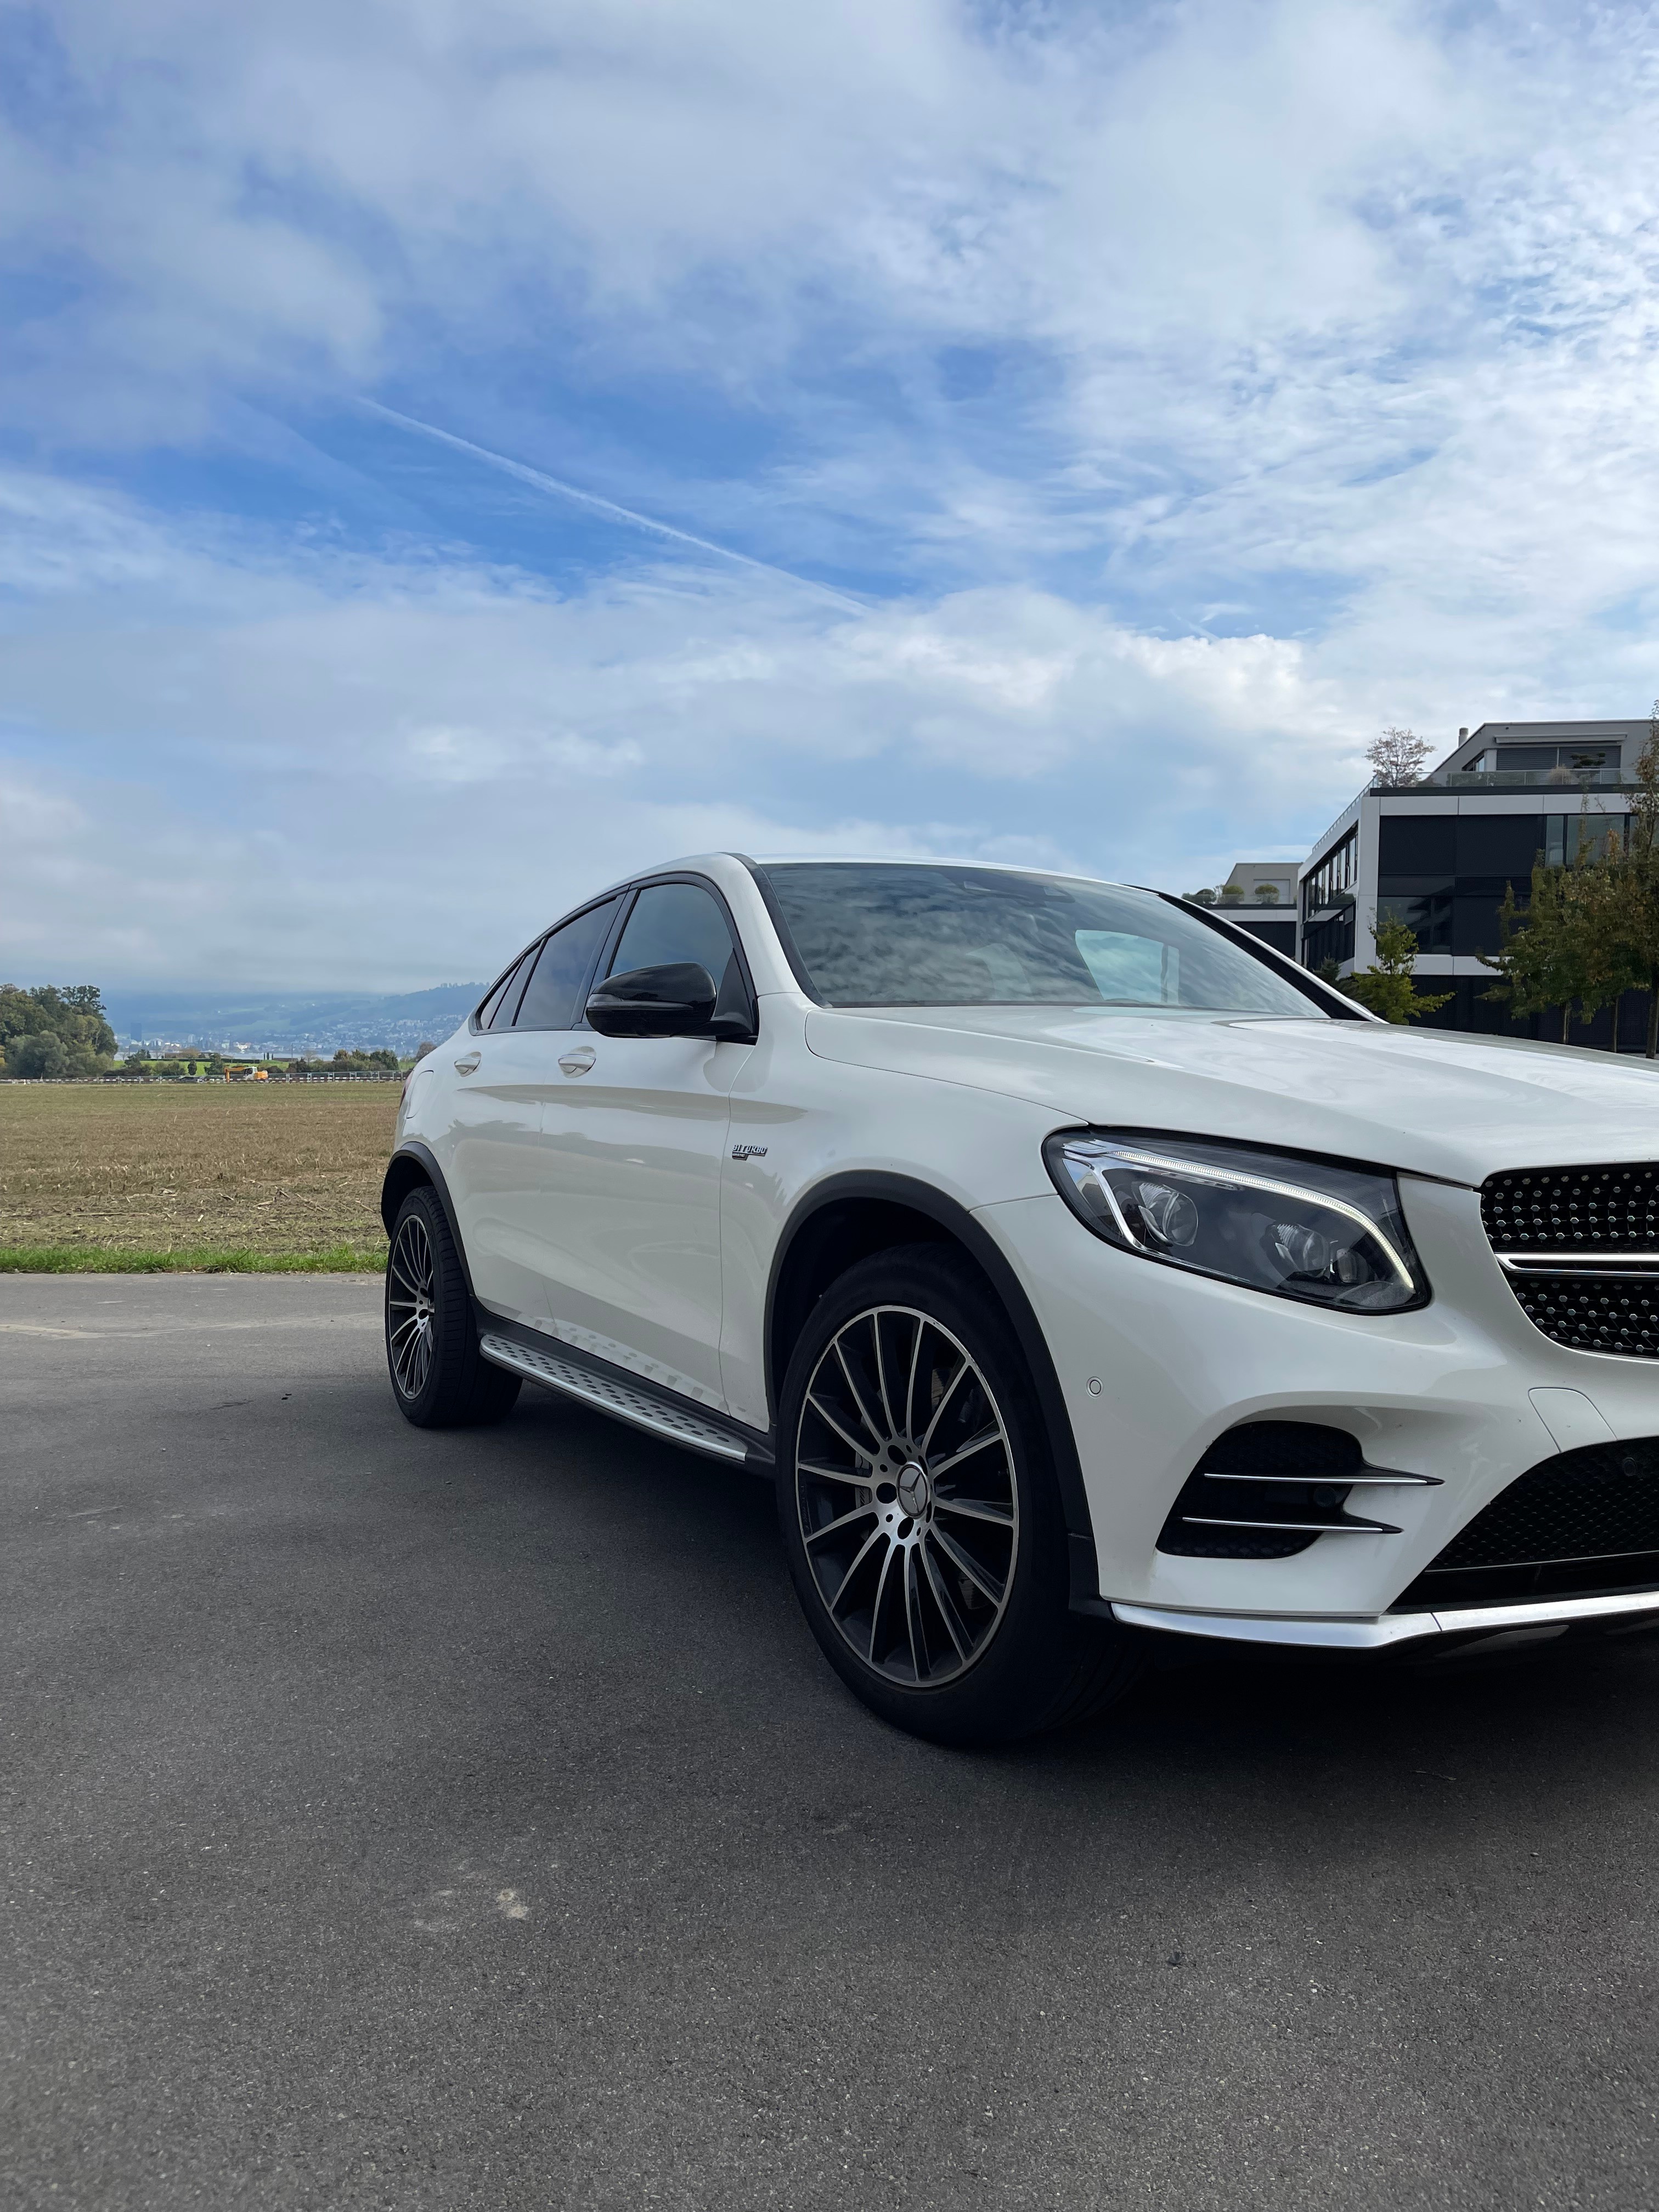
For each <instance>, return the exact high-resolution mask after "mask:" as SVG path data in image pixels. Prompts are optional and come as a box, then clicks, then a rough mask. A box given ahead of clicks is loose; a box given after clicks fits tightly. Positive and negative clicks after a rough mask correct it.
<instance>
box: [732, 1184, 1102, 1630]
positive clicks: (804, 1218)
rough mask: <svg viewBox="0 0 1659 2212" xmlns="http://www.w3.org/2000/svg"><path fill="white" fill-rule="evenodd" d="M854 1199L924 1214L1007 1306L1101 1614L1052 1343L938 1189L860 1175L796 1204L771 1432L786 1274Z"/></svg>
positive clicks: (1078, 1591)
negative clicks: (813, 1234) (804, 1237)
mask: <svg viewBox="0 0 1659 2212" xmlns="http://www.w3.org/2000/svg"><path fill="white" fill-rule="evenodd" d="M848 1199H875V1200H883V1201H885V1202H886V1203H887V1204H889V1205H894V1206H904V1207H906V1208H908V1210H909V1211H910V1212H913V1213H920V1214H924V1215H926V1216H927V1218H928V1219H929V1220H930V1221H933V1222H936V1223H937V1224H938V1225H939V1227H940V1228H941V1229H943V1230H944V1231H945V1232H946V1234H947V1235H948V1236H950V1237H953V1238H954V1239H955V1240H956V1242H957V1243H958V1244H960V1245H962V1246H963V1249H965V1250H966V1251H967V1252H968V1253H969V1256H970V1257H971V1258H972V1259H973V1260H974V1261H975V1264H976V1265H977V1267H979V1270H980V1272H981V1274H982V1275H983V1276H984V1277H985V1279H986V1280H987V1282H988V1283H989V1285H990V1286H991V1290H992V1292H993V1294H994V1296H995V1297H997V1298H998V1299H999V1300H1000V1303H1001V1305H1002V1309H1003V1311H1004V1312H1005V1313H1006V1315H1007V1316H1008V1319H1009V1321H1010V1322H1011V1323H1012V1327H1013V1331H1014V1335H1015V1338H1016V1340H1018V1345H1019V1348H1020V1351H1021V1352H1022V1353H1023V1355H1024V1360H1025V1364H1026V1367H1027V1370H1029V1372H1030V1376H1031V1381H1032V1383H1033V1385H1034V1386H1035V1388H1036V1395H1037V1404H1038V1407H1039V1408H1040V1410H1041V1412H1042V1418H1043V1423H1044V1425H1045V1427H1046V1428H1047V1430H1048V1439H1049V1443H1050V1447H1051V1449H1052V1450H1053V1453H1054V1475H1055V1479H1056V1480H1057V1482H1058V1483H1059V1486H1060V1504H1061V1508H1062V1510H1063V1511H1064V1514H1065V1516H1066V1535H1067V1539H1068V1548H1069V1551H1070V1553H1071V1602H1072V1604H1073V1607H1079V1606H1080V1605H1083V1604H1085V1603H1087V1602H1089V1601H1093V1602H1094V1603H1095V1604H1096V1605H1097V1606H1098V1602H1099V1597H1100V1577H1099V1569H1098V1565H1097V1559H1096V1556H1095V1538H1094V1523H1093V1521H1092V1520H1091V1517H1090V1513H1089V1496H1088V1492H1087V1491H1086V1490H1085V1487H1084V1483H1083V1466H1082V1462H1081V1461H1080V1460H1079V1456H1078V1449H1077V1437H1076V1433H1075V1431H1073V1427H1072V1417H1071V1414H1070V1413H1069V1412H1068V1410H1067V1408H1066V1396H1065V1393H1064V1392H1063V1391H1062V1390H1061V1389H1060V1377H1059V1376H1058V1375H1057V1374H1056V1373H1055V1371H1054V1357H1053V1354H1052V1353H1051V1352H1049V1349H1048V1339H1047V1338H1046V1337H1045V1336H1044V1335H1043V1334H1042V1326H1041V1324H1040V1323H1039V1322H1038V1320H1037V1317H1036V1314H1035V1312H1034V1311H1033V1310H1032V1308H1031V1302H1030V1299H1029V1298H1028V1297H1026V1295H1025V1290H1024V1285H1023V1284H1022V1283H1021V1282H1020V1279H1019V1278H1018V1275H1017V1274H1016V1273H1014V1269H1013V1266H1012V1262H1011V1261H1010V1260H1009V1259H1008V1256H1007V1255H1006V1253H1005V1252H1004V1251H1003V1249H1002V1247H1001V1246H1000V1244H999V1243H997V1241H996V1239H995V1237H993V1236H992V1234H991V1232H990V1231H989V1230H988V1229H987V1228H986V1226H985V1225H984V1224H983V1223H982V1222H981V1221H976V1220H975V1218H974V1216H973V1215H972V1214H971V1213H970V1212H969V1210H968V1208H967V1207H966V1206H963V1205H962V1204H960V1203H959V1202H958V1200H956V1199H953V1198H949V1197H947V1196H946V1195H945V1193H944V1192H943V1191H941V1190H938V1189H935V1188H934V1187H933V1184H931V1183H927V1182H921V1181H919V1180H918V1179H917V1178H916V1177H915V1176H906V1175H894V1174H890V1173H887V1172H885V1171H884V1170H850V1171H848V1173H846V1174H842V1175H832V1176H826V1177H825V1179H824V1180H823V1182H817V1183H814V1184H813V1186H812V1188H811V1189H810V1190H808V1191H806V1192H805V1193H803V1194H802V1195H801V1197H800V1198H799V1199H798V1200H797V1201H796V1203H795V1205H794V1206H793V1208H792V1209H791V1211H790V1213H789V1216H788V1218H787V1220H786V1221H785V1223H784V1225H783V1228H782V1231H781V1233H780V1235H779V1237H778V1240H777V1243H776V1244H775V1246H774V1247H773V1251H772V1265H771V1268H770V1271H769V1275H768V1279H767V1285H766V1308H765V1320H764V1328H765V1355H766V1403H767V1411H768V1421H769V1426H770V1428H771V1429H772V1431H773V1433H774V1434H775V1433H776V1427H777V1417H778V1393H779V1389H780V1386H781V1383H782V1380H783V1378H782V1376H781V1375H778V1374H776V1373H775V1372H774V1367H775V1361H774V1357H773V1346H774V1330H775V1319H776V1305H777V1297H778V1289H779V1285H780V1283H781V1279H782V1276H783V1272H784V1268H785V1266H786V1264H787V1261H788V1257H789V1254H790V1251H791V1250H792V1249H793V1246H794V1244H795V1243H796V1240H797V1239H798V1238H799V1236H800V1233H801V1231H803V1230H804V1229H805V1228H806V1227H807V1226H808V1225H809V1224H810V1223H811V1220H812V1219H813V1218H814V1217H815V1216H816V1215H817V1214H820V1213H822V1212H824V1210H825V1209H826V1208H827V1207H829V1206H836V1205H839V1204H841V1203H842V1201H844V1200H848ZM778 1443H779V1452H780V1461H781V1447H782V1440H781V1438H779V1439H778Z"/></svg>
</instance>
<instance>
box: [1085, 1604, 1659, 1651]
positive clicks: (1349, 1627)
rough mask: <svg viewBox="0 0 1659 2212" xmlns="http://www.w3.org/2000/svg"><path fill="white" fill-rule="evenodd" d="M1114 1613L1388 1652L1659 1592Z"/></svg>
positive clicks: (1170, 1628) (1241, 1635)
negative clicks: (1341, 1607) (1387, 1607)
mask: <svg viewBox="0 0 1659 2212" xmlns="http://www.w3.org/2000/svg"><path fill="white" fill-rule="evenodd" d="M1111 1609H1112V1617H1113V1619H1114V1620H1121V1622H1122V1623H1123V1624H1124V1626H1125V1627H1127V1628H1158V1629H1162V1630H1163V1631H1164V1632H1165V1633H1166V1634H1167V1635H1173V1636H1209V1637H1216V1638H1220V1639H1222V1640H1223V1641H1225V1642H1227V1643H1231V1644H1293V1645H1297V1646H1300V1647H1301V1648H1303V1649H1304V1650H1307V1649H1312V1650H1327V1651H1381V1650H1384V1649H1386V1648H1387V1646H1388V1645H1389V1644H1407V1643H1410V1642H1413V1641H1414V1640H1416V1639H1419V1638H1423V1637H1425V1636H1462V1635H1467V1634H1468V1632H1470V1631H1471V1630H1481V1629H1493V1630H1496V1629H1499V1628H1543V1627H1547V1626H1550V1625H1551V1624H1552V1623H1553V1622H1556V1621H1560V1622H1562V1623H1563V1624H1567V1623H1571V1622H1572V1621H1575V1620H1617V1619H1619V1618H1620V1617H1621V1616H1627V1615H1630V1614H1635V1613H1656V1614H1659V1590H1632V1591H1627V1592H1626V1593H1625V1594H1624V1595H1621V1596H1618V1597H1559V1598H1542V1599H1540V1600H1539V1601H1538V1602H1537V1603H1535V1604H1532V1605H1479V1606H1463V1607H1457V1608H1456V1609H1455V1610H1449V1611H1447V1612H1445V1613H1382V1614H1380V1615H1378V1616H1376V1618H1374V1619H1370V1620H1352V1619H1350V1620H1333V1619H1325V1620H1321V1619H1319V1618H1317V1617H1314V1618H1309V1617H1308V1616H1306V1615H1304V1616H1303V1617H1301V1618H1300V1619H1297V1618H1295V1617H1292V1616H1290V1615H1286V1614H1283V1613H1280V1614H1277V1615H1275V1614H1273V1613H1195V1612H1191V1611H1188V1610H1187V1609H1186V1608H1184V1607H1183V1608H1181V1609H1179V1610H1177V1609H1176V1607H1173V1606H1158V1605H1128V1604H1125V1603H1123V1602H1122V1601H1121V1600H1119V1599H1116V1598H1114V1599H1113V1600H1112V1601H1111Z"/></svg>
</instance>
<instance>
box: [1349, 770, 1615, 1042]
mask: <svg viewBox="0 0 1659 2212" xmlns="http://www.w3.org/2000/svg"><path fill="white" fill-rule="evenodd" d="M1625 820H1626V817H1623V816H1613V817H1607V816H1594V817H1591V816H1583V815H1578V814H1426V813H1425V814H1418V813H1411V814H1407V813H1400V814H1385V815H1383V817H1382V818H1381V819H1380V821H1379V822H1378V823H1377V825H1376V826H1377V839H1378V843H1377V872H1376V913H1377V920H1378V921H1379V922H1382V921H1391V920H1393V921H1404V922H1407V923H1408V924H1409V925H1410V927H1412V928H1413V929H1414V930H1415V931H1416V933H1417V943H1418V949H1419V951H1423V952H1450V953H1454V954H1461V955H1462V956H1463V957H1465V958H1473V957H1478V956H1479V955H1480V954H1481V953H1491V952H1495V951H1497V950H1498V945H1499V944H1500V943H1501V942H1502V939H1501V937H1500V934H1499V931H1498V908H1499V907H1500V906H1501V905H1502V904H1503V902H1504V890H1505V889H1506V887H1507V886H1508V885H1509V884H1514V886H1515V896H1516V899H1517V900H1518V901H1519V902H1521V904H1522V905H1523V906H1524V905H1525V903H1526V902H1527V898H1528V893H1529V891H1530V890H1531V884H1532V871H1533V863H1534V861H1535V860H1548V861H1551V862H1554V863H1559V862H1560V861H1562V860H1570V859H1573V858H1576V857H1577V855H1578V854H1580V853H1582V852H1583V851H1585V850H1586V849H1588V848H1592V847H1595V846H1596V845H1601V844H1604V843H1605V842H1606V839H1607V834H1608V832H1609V831H1610V830H1614V829H1616V830H1619V831H1620V832H1621V833H1622V831H1623V829H1624V827H1625ZM1456 1026H1457V1027H1459V1028H1460V1029H1461V1028H1467V1027H1468V1024H1467V1023H1463V1022H1460V1023H1458V1024H1457V1025H1456Z"/></svg>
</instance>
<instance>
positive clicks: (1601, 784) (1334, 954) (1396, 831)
mask: <svg viewBox="0 0 1659 2212" xmlns="http://www.w3.org/2000/svg"><path fill="white" fill-rule="evenodd" d="M1649 729H1650V725H1649V723H1648V721H1647V720H1646V719H1645V718H1644V720H1640V721H1632V722H1486V723H1483V724H1482V725H1481V726H1480V728H1479V729H1478V730H1460V731H1459V732H1458V733H1457V744H1456V745H1455V747H1454V748H1453V750H1452V751H1451V752H1450V753H1449V755H1448V756H1447V757H1446V758H1445V759H1444V760H1443V761H1442V762H1441V763H1440V765H1439V766H1438V767H1437V768H1436V769H1431V771H1430V772H1429V774H1428V775H1427V776H1426V777H1425V779H1424V781H1421V782H1419V783H1410V784H1395V785H1384V784H1382V783H1373V784H1372V785H1371V786H1370V787H1369V788H1368V789H1366V790H1364V791H1362V792H1361V793H1360V794H1359V796H1358V798H1357V799H1354V800H1353V801H1352V804H1351V805H1349V806H1348V807H1346V809H1345V810H1344V811H1343V812H1342V813H1341V814H1340V815H1339V816H1338V817H1337V818H1336V820H1335V821H1334V822H1333V823H1332V824H1331V826H1330V828H1329V829H1328V830H1327V831H1326V832H1325V834H1324V836H1322V837H1321V838H1319V839H1318V840H1317V841H1316V843H1315V845H1314V848H1313V850H1312V851H1311V852H1310V854H1309V855H1308V858H1307V860H1306V861H1305V862H1304V865H1303V866H1302V869H1301V872H1300V884H1299V890H1298V897H1297V957H1299V958H1300V959H1301V960H1302V961H1303V962H1304V964H1305V965H1306V966H1308V967H1310V968H1319V967H1322V965H1323V964H1324V963H1326V962H1327V961H1334V962H1335V963H1336V972H1337V974H1338V975H1352V973H1353V971H1354V969H1356V968H1367V967H1369V966H1370V964H1371V963H1372V961H1373V960H1374V959H1375V957H1376V935H1375V933H1376V927H1377V925H1378V923H1379V921H1388V920H1389V919H1395V918H1397V919H1398V920H1400V921H1407V922H1409V923H1410V925H1411V927H1412V928H1413V929H1414V930H1415V931H1416V933H1417V941H1418V945H1419V948H1420V951H1419V958H1418V962H1417V975H1418V978H1419V981H1420V982H1422V983H1423V984H1425V985H1426V986H1427V987H1428V988H1429V989H1430V990H1431V991H1434V990H1437V991H1446V992H1449V993H1450V994H1451V997H1450V1003H1449V1004H1448V1005H1447V1006H1444V1007H1443V1008H1441V1009H1440V1010H1439V1011H1438V1012H1436V1013H1434V1014H1430V1015H1426V1016H1425V1017H1424V1019H1425V1024H1427V1025H1429V1026H1431V1027H1434V1028H1444V1029H1459V1030H1483V1031H1486V1032H1489V1033H1494V1034H1497V1035H1501V1036H1542V1035H1547V1036H1550V1037H1552V1038H1553V1037H1556V1036H1559V1034H1560V1031H1559V1019H1560V1017H1559V1015H1555V1016H1553V1017H1552V1016H1533V1017H1529V1018H1522V1019H1518V1020H1517V1019H1516V1018H1512V1017H1511V1016H1510V1013H1509V1012H1508V1010H1507V1008H1506V1007H1505V1006H1504V1005H1503V1004H1502V1003H1501V1002H1498V1001H1494V1000H1491V999H1488V998H1487V997H1486V995H1485V994H1486V993H1487V992H1488V991H1489V990H1490V989H1491V988H1492V984H1493V982H1494V981H1496V978H1495V976H1494V975H1493V973H1492V969H1490V968H1488V967H1487V966H1486V965H1485V964H1484V963H1483V962H1482V960H1481V958H1480V955H1481V954H1482V953H1483V952H1495V951H1497V950H1498V945H1499V942H1500V937H1499V931H1498V908H1499V907H1500V906H1501V905H1502V903H1503V901H1504V891H1505V890H1506V888H1507V887H1508V886H1509V885H1510V884H1514V886H1515V889H1516V896H1517V897H1519V898H1521V899H1522V900H1524V899H1525V897H1526V896H1527V892H1528V888H1529V886H1530V883H1531V878H1532V870H1533V863H1534V860H1536V859H1538V858H1539V857H1540V856H1542V857H1543V858H1544V859H1546V860H1550V861H1560V860H1571V859H1573V858H1574V857H1575V856H1576V855H1577V854H1580V853H1582V852H1583V851H1584V850H1586V849H1587V848H1589V847H1592V846H1594V845H1595V844H1596V843H1597V842H1605V841H1606V839H1607V835H1608V833H1609V831H1614V830H1616V831H1618V832H1619V833H1620V835H1621V836H1622V835H1623V834H1624V832H1625V828H1626V821H1627V819H1628V816H1629V811H1630V798H1629V793H1630V789H1631V787H1632V784H1633V783H1634V781H1635V778H1636V763H1637V761H1638V757H1640V754H1641V752H1642V749H1643V747H1644V745H1645V744H1646V743H1647V741H1648V736H1649ZM1235 872H1236V873H1237V871H1235ZM1639 995H1640V994H1636V993H1632V994H1630V995H1629V999H1628V1000H1627V1002H1626V1006H1625V1008H1624V1010H1623V1013H1622V1018H1621V1024H1620V1039H1619V1044H1620V1049H1627V1048H1628V1049H1635V1050H1640V1048H1641V1045H1642V1042H1643V1035H1644V1028H1645V1023H1646V1012H1645V1000H1642V1001H1641V1003H1639V1004H1638V998H1639ZM1571 1038H1572V1041H1573V1042H1577V1043H1585V1044H1592V1045H1595V1044H1600V1045H1601V1046H1603V1047H1606V1046H1609V1045H1611V1044H1612V1043H1613V1031H1612V1014H1611V1012H1603V1013H1601V1014H1600V1015H1599V1016H1597V1018H1596V1019H1595V1021H1594V1022H1592V1023H1591V1024H1589V1026H1588V1027H1587V1028H1584V1027H1580V1026H1579V1025H1578V1024H1577V1023H1575V1024H1574V1025H1573V1028H1572V1030H1571Z"/></svg>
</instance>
